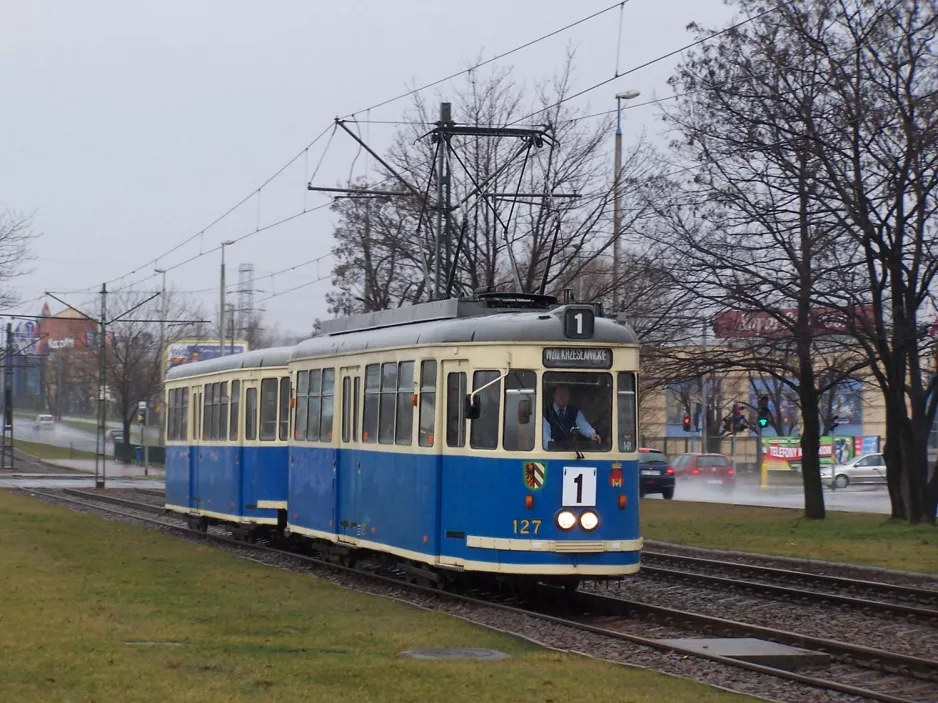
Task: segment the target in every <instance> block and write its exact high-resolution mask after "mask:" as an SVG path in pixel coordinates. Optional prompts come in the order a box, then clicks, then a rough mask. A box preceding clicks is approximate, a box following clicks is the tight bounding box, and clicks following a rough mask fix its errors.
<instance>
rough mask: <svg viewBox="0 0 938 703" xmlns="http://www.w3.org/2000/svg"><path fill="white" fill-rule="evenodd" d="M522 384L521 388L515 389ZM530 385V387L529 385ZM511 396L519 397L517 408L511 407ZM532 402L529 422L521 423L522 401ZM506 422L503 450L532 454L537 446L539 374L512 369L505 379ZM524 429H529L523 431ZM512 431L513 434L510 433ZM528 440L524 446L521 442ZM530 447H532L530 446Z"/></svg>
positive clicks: (503, 428)
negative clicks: (514, 386) (515, 386)
mask: <svg viewBox="0 0 938 703" xmlns="http://www.w3.org/2000/svg"><path fill="white" fill-rule="evenodd" d="M518 383H520V384H521V385H520V387H517V388H513V387H512V386H513V385H514V384H518ZM529 383H530V385H528V384H529ZM509 396H518V403H517V405H516V406H515V407H509ZM525 399H528V400H530V405H529V410H528V421H527V422H526V423H522V422H520V416H519V413H520V411H521V400H525ZM504 413H505V420H504V422H503V423H502V449H504V450H505V451H508V452H530V451H534V447H535V446H537V372H536V371H533V370H531V369H512V370H511V371H509V372H508V375H507V376H506V377H505V394H504ZM522 428H527V429H526V430H524V431H522ZM510 430H511V432H510ZM522 437H523V438H524V439H525V440H526V441H525V442H524V446H522V444H521V442H520V441H519V440H520V439H522ZM528 445H530V446H528Z"/></svg>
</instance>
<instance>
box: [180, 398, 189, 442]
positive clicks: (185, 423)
mask: <svg viewBox="0 0 938 703" xmlns="http://www.w3.org/2000/svg"><path fill="white" fill-rule="evenodd" d="M181 422H182V428H181V429H180V431H179V437H178V439H182V440H186V441H188V439H189V389H188V388H183V389H182V421H181Z"/></svg>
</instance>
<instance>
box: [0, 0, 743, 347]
mask: <svg viewBox="0 0 938 703" xmlns="http://www.w3.org/2000/svg"><path fill="white" fill-rule="evenodd" d="M610 4H611V3H610V2H609V0H590V1H583V0H581V2H577V3H573V2H569V0H567V1H563V0H537V1H535V0H511V2H505V0H500V1H499V0H476V2H475V3H472V4H471V5H466V4H458V3H446V2H439V1H435V2H434V1H431V0H384V1H383V2H379V1H378V0H373V1H371V2H365V1H364V0H357V1H355V0H344V1H343V2H329V3H326V2H321V1H310V0H278V1H277V2H271V3H259V2H256V1H255V2H247V1H245V0H225V2H221V1H220V0H216V1H212V2H210V1H208V0H195V1H193V0H187V1H185V2H183V1H182V0H161V2H149V3H144V2H132V3H127V2H118V0H112V1H111V2H101V1H95V0H82V2H72V1H70V0H60V1H58V2H53V1H42V0H30V1H29V2H15V1H14V0H2V2H0V7H2V12H0V67H2V68H0V96H2V98H0V99H2V103H3V107H2V109H0V205H5V206H6V207H8V208H11V209H13V210H17V211H20V212H25V213H30V212H32V213H34V214H35V228H36V230H37V231H39V232H41V233H42V237H41V238H40V239H39V240H38V241H37V242H36V245H35V253H36V255H37V257H38V258H37V260H36V261H35V263H34V264H33V269H34V270H33V272H32V273H31V274H29V275H28V276H26V277H24V278H22V279H20V280H19V282H18V287H19V289H20V292H21V295H22V297H23V298H24V299H25V300H27V301H31V302H29V303H28V304H27V305H26V306H24V307H21V308H17V311H18V312H23V313H27V312H28V313H32V314H36V312H38V310H39V308H40V306H41V304H42V303H41V301H39V300H34V299H36V298H37V297H38V296H40V295H41V294H42V292H43V291H44V290H52V291H70V290H78V289H88V288H94V289H98V288H100V285H101V283H102V282H103V281H109V280H111V279H115V278H118V277H121V276H125V275H126V274H130V273H131V272H132V271H134V269H139V271H138V272H137V273H136V274H133V275H129V276H127V277H126V278H125V279H124V280H123V281H115V282H114V284H113V286H111V287H119V286H120V285H122V284H123V285H126V284H127V283H130V282H131V281H135V280H139V279H141V278H146V277H147V276H150V275H151V274H152V272H153V265H152V264H149V265H146V264H147V262H148V261H151V260H152V259H154V258H155V257H157V256H159V255H161V254H162V253H164V252H166V251H167V250H169V249H170V248H172V247H174V246H176V245H177V244H179V243H180V242H182V241H184V240H185V239H187V238H189V237H190V236H192V235H194V234H197V233H199V232H200V231H201V230H203V229H204V228H205V227H206V226H207V225H208V224H209V223H211V222H212V221H213V220H215V219H216V218H217V217H218V216H219V215H221V214H222V213H224V212H225V211H226V210H228V208H230V207H231V206H232V205H234V204H235V203H237V202H238V201H240V200H241V199H242V198H243V197H245V196H247V195H249V194H250V193H252V192H253V191H254V190H256V189H257V187H258V186H259V185H261V184H262V183H263V182H264V181H265V180H267V178H268V177H269V176H271V175H272V174H273V173H274V172H275V171H276V170H277V169H278V168H280V167H281V166H282V165H283V164H284V163H286V162H287V161H288V160H289V159H290V158H292V157H293V156H294V155H296V154H297V153H299V152H301V151H302V150H303V148H304V147H305V145H306V144H308V143H309V142H310V141H311V140H312V139H313V138H314V137H315V136H316V135H317V134H319V133H320V132H322V131H323V130H324V129H325V128H327V127H328V125H329V123H330V121H331V120H332V118H334V117H335V116H337V115H340V116H341V115H346V114H349V113H353V112H358V113H359V117H361V118H364V117H365V113H364V112H359V111H362V110H364V109H365V108H367V107H368V106H369V105H373V104H375V103H378V102H381V101H383V100H385V99H387V98H391V97H394V96H396V95H398V94H400V93H401V92H404V91H405V90H406V89H407V88H408V87H412V86H414V85H422V84H424V83H428V82H430V81H433V80H435V79H438V78H441V77H444V76H446V75H449V74H450V73H454V72H455V71H458V70H460V69H462V68H465V67H466V66H468V65H469V64H471V63H473V61H474V59H477V58H478V57H480V56H482V57H488V56H491V55H493V54H497V53H500V52H502V51H505V50H508V49H510V48H513V47H515V46H517V45H520V44H522V43H524V42H526V41H528V40H530V39H533V38H536V37H538V36H540V35H542V34H545V33H547V32H550V31H553V30H554V29H557V28H559V27H562V26H564V25H566V24H568V23H570V22H572V21H575V20H577V19H579V18H581V17H584V16H586V15H588V14H590V13H592V12H595V11H597V10H601V9H603V8H604V7H606V6H608V5H610ZM729 18H730V12H729V10H728V9H727V8H726V7H724V6H723V5H722V3H721V2H720V1H719V0H666V1H662V0H631V1H630V2H627V3H626V4H625V7H624V10H623V12H622V32H621V51H620V56H619V71H620V72H622V71H625V70H628V69H629V68H631V67H634V66H637V65H639V64H642V63H644V62H646V61H648V60H651V59H654V58H656V57H658V56H661V55H662V54H665V53H667V52H668V51H671V50H673V49H676V48H679V47H681V46H683V45H684V44H686V43H688V41H689V40H690V39H691V36H690V34H689V33H688V32H687V31H686V29H685V27H686V25H687V24H688V23H689V22H691V21H698V22H702V23H705V24H707V25H708V26H715V25H722V24H723V23H724V22H725V21H726V20H728V19H729ZM619 21H620V12H619V10H618V9H616V10H614V11H612V12H609V13H607V14H605V15H603V16H602V17H600V18H597V19H594V20H591V21H589V22H587V23H584V24H582V25H580V26H578V27H576V28H574V29H572V30H570V31H568V32H565V33H563V34H561V35H558V36H556V37H553V38H551V39H549V40H546V41H544V42H541V43H539V44H537V45H535V46H532V47H530V48H527V49H525V50H524V51H522V52H519V53H517V54H514V55H512V56H511V57H509V58H507V59H504V60H503V61H502V62H500V64H499V65H501V66H513V67H514V76H515V78H516V79H517V80H518V81H520V82H523V83H527V84H528V85H530V84H532V83H533V82H536V81H538V80H543V79H546V78H549V77H550V75H551V74H552V73H554V72H555V71H556V70H557V69H558V68H559V67H560V66H561V65H562V63H563V59H564V53H565V51H566V49H567V47H571V48H573V49H575V50H576V52H577V60H576V69H577V73H576V79H575V86H576V88H577V89H580V88H585V87H588V86H590V85H593V84H595V83H597V82H599V81H600V80H603V79H605V78H609V77H611V76H612V75H614V72H615V64H616V51H617V42H618V41H619V40H618V35H619ZM676 61H677V59H676V58H675V59H670V60H666V61H663V62H661V63H659V64H656V65H654V66H652V67H649V68H647V69H643V70H642V71H639V72H637V73H634V74H632V75H630V76H628V77H624V78H621V79H619V81H617V82H613V83H611V84H609V85H607V86H604V87H602V88H600V89H598V90H596V91H593V92H591V93H588V94H587V95H584V96H583V97H581V98H579V99H577V103H576V104H578V105H585V104H589V105H590V106H591V107H592V108H594V109H596V110H602V109H606V108H610V109H611V108H613V107H614V106H615V101H614V99H613V96H614V95H615V93H616V92H619V91H621V90H625V89H636V90H640V91H642V98H643V99H645V98H649V97H663V96H666V95H669V94H670V89H669V88H668V86H667V84H666V80H667V78H668V76H669V74H670V72H671V70H672V69H673V67H674V65H675V62H676ZM446 94H447V86H446V85H445V84H444V85H442V86H439V87H436V88H433V89H431V90H429V91H428V92H427V97H428V99H430V100H431V101H432V102H436V101H438V100H439V99H440V98H441V97H442V98H445V97H446ZM409 106H410V103H409V102H408V101H407V100H401V101H398V102H394V103H392V104H389V105H386V106H384V107H381V108H379V109H376V110H373V111H371V113H370V118H371V119H372V120H395V119H400V118H401V117H402V116H403V115H404V113H405V112H406V111H407V109H408V108H409ZM655 115H656V109H655V108H654V107H647V108H640V109H635V110H631V111H629V112H628V113H627V117H628V120H627V122H626V125H625V129H626V135H627V136H626V138H627V139H628V135H629V133H630V132H633V131H634V132H636V133H637V132H638V131H639V130H641V129H642V128H647V129H648V130H651V131H655V130H658V129H659V126H658V125H659V124H660V122H659V123H658V124H656V123H655ZM454 117H455V119H456V120H459V115H455V116H454ZM393 129H394V127H393V126H388V125H371V126H370V127H368V128H367V136H368V138H369V140H370V141H371V143H372V144H373V145H374V146H376V147H377V148H378V149H382V148H383V147H384V146H385V145H386V144H387V143H388V140H389V139H390V137H391V134H392V130H393ZM324 143H325V139H323V140H322V141H320V142H319V143H318V144H317V145H316V146H314V148H313V149H311V150H310V152H309V163H308V164H307V163H306V159H305V158H302V157H301V158H300V159H298V160H297V161H296V162H295V163H294V165H293V166H292V167H291V168H289V169H287V170H286V171H284V173H283V174H281V176H279V177H278V178H277V179H275V180H274V181H273V182H272V183H271V184H270V185H269V186H268V187H266V188H265V189H263V190H262V192H261V198H260V212H259V213H258V207H257V198H252V199H251V200H250V201H249V202H247V203H246V204H245V205H244V206H243V207H241V208H240V209H239V210H237V211H236V212H235V213H233V214H232V215H231V216H229V217H228V218H226V219H224V220H223V221H222V222H221V223H219V224H218V225H216V226H215V227H212V228H210V229H208V230H206V231H205V233H204V235H201V236H199V237H196V238H195V239H194V240H193V241H192V242H190V243H188V244H187V245H185V246H184V247H181V248H180V249H178V250H177V251H176V252H174V253H172V254H170V255H169V256H167V257H165V258H164V259H162V260H161V262H160V266H162V267H166V266H172V265H174V264H176V263H179V262H181V261H184V260H186V259H189V258H191V257H193V256H195V255H197V254H199V253H200V251H203V252H204V251H206V250H209V249H212V248H214V247H217V246H218V244H219V242H221V241H223V240H226V239H234V238H237V237H239V236H241V235H244V234H247V233H249V232H252V231H254V230H255V229H256V227H257V222H258V215H259V217H260V223H261V225H262V226H263V225H266V224H269V223H271V222H275V221H277V220H279V219H282V218H284V217H287V216H289V215H292V214H295V213H298V212H301V211H302V210H303V209H304V207H306V208H311V207H314V206H316V205H321V204H323V203H327V202H328V200H327V199H326V198H325V197H324V196H323V195H320V194H313V193H309V194H308V195H307V194H306V192H305V181H306V179H307V177H308V172H309V171H311V170H312V167H313V165H314V163H315V162H316V161H317V160H318V159H319V156H320V154H321V149H322V146H323V145H324ZM354 155H355V149H354V148H353V147H352V145H351V143H350V141H349V140H348V138H343V137H339V136H338V135H337V136H336V138H335V140H334V142H333V145H332V147H331V148H330V149H329V152H328V154H327V155H326V158H325V160H324V161H323V165H322V168H321V170H320V172H319V173H318V174H317V179H316V180H317V181H318V182H319V183H321V184H324V185H333V184H335V183H336V181H338V180H344V179H345V178H347V177H348V174H349V168H350V165H351V163H352V159H353V157H354ZM611 164H612V135H610V169H611ZM363 167H364V161H363V160H362V159H359V160H358V162H357V163H356V172H357V173H361V169H362V168H363ZM331 231H332V218H331V215H330V213H329V212H328V209H324V210H321V211H319V212H315V213H312V214H307V215H304V216H302V217H299V218H297V219H295V220H293V221H291V222H289V223H288V224H285V225H281V226H278V227H274V228H271V229H268V230H266V231H264V232H261V233H258V234H256V235H254V236H252V237H250V238H247V239H245V240H244V241H242V242H239V243H238V244H237V245H235V246H231V247H229V248H228V249H227V254H226V260H227V263H228V264H229V265H228V275H229V280H232V277H236V276H237V266H238V264H240V263H244V262H250V263H253V264H254V267H255V275H256V276H257V277H258V278H260V277H261V276H264V275H265V274H269V273H272V272H275V271H278V270H281V269H285V268H287V267H289V266H293V265H295V264H297V263H301V262H304V261H307V260H309V259H312V258H314V257H316V256H319V255H321V254H326V253H328V251H329V249H330V247H331ZM218 264H219V254H218V252H215V253H212V254H208V255H206V256H203V257H201V258H198V259H196V260H195V261H192V262H191V263H188V264H186V265H184V266H180V267H179V268H176V269H175V270H173V271H172V272H171V273H170V274H169V278H168V281H169V284H170V285H171V286H173V287H176V288H178V289H181V290H193V291H194V290H202V289H206V288H211V287H212V286H217V283H218ZM329 270H330V263H329V260H328V259H325V260H323V261H322V262H321V264H320V266H319V269H318V271H317V267H316V265H310V266H306V267H303V268H300V269H297V270H296V271H294V272H291V273H288V274H283V275H279V276H276V277H274V278H273V279H271V278H266V279H262V280H259V281H258V282H257V287H258V288H260V289H262V292H258V293H256V298H257V299H261V298H264V297H266V296H269V295H272V294H274V293H277V292H279V291H284V290H287V289H289V288H291V287H293V286H297V285H301V284H303V283H306V282H308V281H311V280H313V279H315V278H317V277H318V276H320V275H328V273H329ZM158 287H159V281H158V278H154V279H152V280H150V281H146V282H144V283H142V284H141V285H140V288H141V289H152V290H155V289H158ZM329 287H330V284H329V282H328V280H327V281H324V282H321V283H317V284H315V285H311V286H309V287H306V288H304V289H301V290H298V291H296V292H294V293H288V294H284V295H280V296H278V297H274V298H271V299H270V300H267V301H265V302H263V303H262V306H263V307H264V308H265V309H266V311H267V314H268V315H269V317H270V318H272V319H273V320H276V321H277V322H278V323H279V325H280V326H281V327H283V328H286V329H289V330H292V331H295V332H296V333H304V332H307V331H308V330H309V329H310V328H311V323H312V320H313V318H314V317H316V316H325V314H326V306H325V302H324V296H325V294H326V292H328V290H329ZM197 295H199V297H200V298H201V299H202V300H203V301H204V302H205V303H206V305H207V306H208V308H209V309H210V310H211V309H214V307H215V306H216V305H217V302H216V301H217V299H218V293H217V290H215V291H211V290H209V291H205V292H202V293H198V294H197ZM61 297H65V298H67V299H68V300H69V301H74V302H75V303H78V304H89V299H90V297H91V296H90V295H89V294H88V293H72V294H69V295H63V296H61ZM232 302H234V301H233V300H232ZM50 303H51V305H52V308H53V310H55V309H57V308H58V307H59V306H58V305H57V304H56V303H54V301H50Z"/></svg>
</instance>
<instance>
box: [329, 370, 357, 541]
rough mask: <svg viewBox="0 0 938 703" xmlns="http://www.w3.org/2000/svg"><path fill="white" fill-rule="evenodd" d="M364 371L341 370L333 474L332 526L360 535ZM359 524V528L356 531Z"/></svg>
mask: <svg viewBox="0 0 938 703" xmlns="http://www.w3.org/2000/svg"><path fill="white" fill-rule="evenodd" d="M360 374H361V367H360V366H344V367H342V368H340V369H339V379H340V381H339V388H338V389H337V390H338V392H337V393H336V395H337V396H338V397H339V401H338V402H339V405H338V407H337V411H338V412H337V413H336V415H337V417H336V420H335V426H337V427H338V428H339V442H338V451H336V453H335V456H334V458H333V464H332V466H333V470H332V486H333V489H332V492H333V496H332V497H333V500H332V524H333V525H336V527H337V529H336V532H338V533H339V534H340V535H341V534H347V535H350V536H359V535H358V523H360V522H361V521H362V516H361V514H360V513H361V510H362V505H361V488H362V478H361V451H360V445H359V441H360V439H361V438H360V437H359V434H360V428H359V423H360V422H361V402H362V400H361V388H362V386H361V384H362V381H361V376H360ZM352 523H355V527H352Z"/></svg>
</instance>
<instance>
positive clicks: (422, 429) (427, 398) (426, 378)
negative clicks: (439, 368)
mask: <svg viewBox="0 0 938 703" xmlns="http://www.w3.org/2000/svg"><path fill="white" fill-rule="evenodd" d="M437 380H438V379H437V373H436V359H425V360H424V361H421V362H420V400H419V403H420V412H419V417H418V418H417V444H418V445H419V446H421V447H432V446H433V441H434V439H435V437H434V433H435V432H436V384H437Z"/></svg>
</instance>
